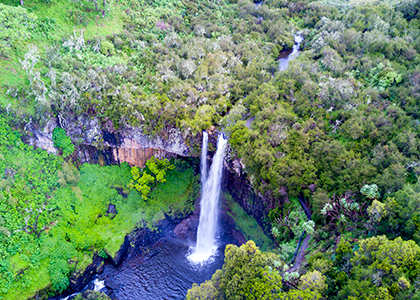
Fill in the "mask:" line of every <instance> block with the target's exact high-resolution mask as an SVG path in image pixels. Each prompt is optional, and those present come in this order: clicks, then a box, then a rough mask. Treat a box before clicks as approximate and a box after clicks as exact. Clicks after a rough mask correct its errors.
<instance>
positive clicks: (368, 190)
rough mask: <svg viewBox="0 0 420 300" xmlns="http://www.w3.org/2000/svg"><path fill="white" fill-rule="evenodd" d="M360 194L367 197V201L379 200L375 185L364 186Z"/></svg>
mask: <svg viewBox="0 0 420 300" xmlns="http://www.w3.org/2000/svg"><path fill="white" fill-rule="evenodd" d="M360 193H362V194H363V195H365V196H366V197H368V198H369V199H376V198H379V192H378V186H377V185H376V184H371V185H369V184H365V185H364V186H363V187H362V189H361V190H360Z"/></svg>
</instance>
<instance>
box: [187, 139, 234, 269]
mask: <svg viewBox="0 0 420 300" xmlns="http://www.w3.org/2000/svg"><path fill="white" fill-rule="evenodd" d="M226 144H227V140H226V139H225V137H224V136H223V135H220V136H219V140H218V141H217V150H216V154H215V155H214V157H213V163H212V165H211V167H210V172H209V175H208V178H207V179H206V180H205V183H204V185H203V188H202V195H201V203H200V206H201V212H200V221H199V224H198V232H197V245H196V247H195V252H194V253H193V254H191V256H190V260H191V261H193V262H194V263H200V262H204V261H206V260H207V259H209V258H210V256H212V255H213V254H214V252H215V250H216V249H217V245H216V241H215V235H216V227H217V215H218V207H217V206H218V202H219V195H220V184H221V181H222V170H223V158H224V153H225V148H226ZM203 146H204V139H203ZM206 152H207V151H206ZM203 153H204V151H203V152H202V154H203ZM202 161H203V158H202ZM202 166H203V164H202ZM201 172H202V174H203V171H201Z"/></svg>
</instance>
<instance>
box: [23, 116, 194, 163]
mask: <svg viewBox="0 0 420 300" xmlns="http://www.w3.org/2000/svg"><path fill="white" fill-rule="evenodd" d="M57 126H61V127H63V128H64V129H65V130H66V133H67V135H68V136H69V137H70V138H71V140H72V142H73V143H74V144H75V145H76V147H77V150H76V155H77V158H78V159H79V161H80V162H81V163H83V162H94V163H101V162H102V161H103V163H108V164H109V163H115V164H117V163H122V162H128V163H129V164H130V165H132V166H138V167H143V166H144V164H145V162H146V161H147V160H148V159H150V158H151V157H152V156H155V157H157V158H172V157H177V156H183V157H185V156H190V149H189V147H188V146H187V145H186V143H185V141H184V139H183V137H182V135H181V132H180V131H179V130H177V129H171V130H169V132H168V133H167V137H166V138H165V139H163V138H161V137H154V138H151V137H149V136H148V135H147V134H145V133H143V132H142V130H141V129H140V128H134V127H125V128H122V129H120V130H115V129H114V128H113V126H112V123H111V122H105V123H104V124H100V122H99V120H98V119H96V118H89V117H86V116H79V117H78V118H77V119H74V120H64V119H57V118H52V119H51V120H49V121H48V122H47V124H46V126H45V127H44V128H37V127H36V126H35V125H32V126H31V127H30V128H29V129H30V131H31V132H32V136H31V137H28V138H27V142H28V143H29V144H30V145H33V146H35V147H39V148H42V149H45V150H47V151H48V152H49V153H56V152H57V149H56V148H54V143H53V140H52V135H53V134H52V133H53V130H54V128H55V127H57Z"/></svg>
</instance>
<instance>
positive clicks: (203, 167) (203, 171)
mask: <svg viewBox="0 0 420 300" xmlns="http://www.w3.org/2000/svg"><path fill="white" fill-rule="evenodd" d="M208 143H209V134H208V133H207V131H204V132H203V146H202V148H201V166H200V167H201V186H202V187H203V186H204V184H205V183H206V181H207V145H208Z"/></svg>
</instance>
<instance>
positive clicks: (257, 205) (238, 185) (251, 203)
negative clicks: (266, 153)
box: [222, 159, 271, 236]
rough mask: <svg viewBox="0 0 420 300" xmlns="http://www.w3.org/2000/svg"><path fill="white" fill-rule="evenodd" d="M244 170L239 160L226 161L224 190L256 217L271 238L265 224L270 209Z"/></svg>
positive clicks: (249, 213)
mask: <svg viewBox="0 0 420 300" xmlns="http://www.w3.org/2000/svg"><path fill="white" fill-rule="evenodd" d="M243 168H244V166H243V165H242V162H241V161H239V160H237V159H233V160H229V161H225V168H224V169H223V170H224V171H223V184H222V190H224V191H228V192H229V194H230V195H231V196H232V198H233V199H234V200H235V201H236V202H237V203H239V205H240V206H241V207H242V208H243V209H244V210H245V211H246V213H247V214H248V215H250V216H253V217H254V219H255V220H256V221H257V223H258V225H260V226H261V228H262V229H263V230H264V232H265V233H266V234H267V235H268V236H271V234H270V233H269V226H268V224H265V223H264V220H265V219H266V216H267V213H268V207H267V205H265V204H264V199H263V198H262V197H261V196H259V195H257V194H256V193H255V192H254V190H253V189H252V186H251V183H250V182H249V180H248V178H247V175H246V173H245V171H244V169H243Z"/></svg>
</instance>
